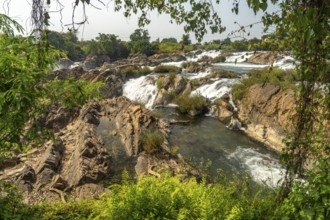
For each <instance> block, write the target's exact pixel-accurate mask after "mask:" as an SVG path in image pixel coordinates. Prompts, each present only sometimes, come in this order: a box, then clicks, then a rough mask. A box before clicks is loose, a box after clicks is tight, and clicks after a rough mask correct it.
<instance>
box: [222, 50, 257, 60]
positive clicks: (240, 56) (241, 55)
mask: <svg viewBox="0 0 330 220" xmlns="http://www.w3.org/2000/svg"><path fill="white" fill-rule="evenodd" d="M253 54H254V52H253V51H252V52H250V51H243V52H235V53H233V54H232V55H231V56H228V57H226V61H225V62H226V63H242V62H246V61H247V59H249V58H250V57H251V56H252V55H253Z"/></svg>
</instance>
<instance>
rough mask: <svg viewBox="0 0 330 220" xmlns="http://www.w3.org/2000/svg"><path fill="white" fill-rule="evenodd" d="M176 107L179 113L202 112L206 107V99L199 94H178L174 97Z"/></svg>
mask: <svg viewBox="0 0 330 220" xmlns="http://www.w3.org/2000/svg"><path fill="white" fill-rule="evenodd" d="M176 103H177V104H178V106H179V107H178V109H179V111H180V112H181V113H189V112H196V113H197V114H199V113H202V112H203V111H204V110H205V109H206V104H207V103H206V99H205V98H204V97H203V96H201V95H194V96H189V95H180V96H178V97H177V98H176Z"/></svg>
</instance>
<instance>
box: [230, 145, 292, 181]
mask: <svg viewBox="0 0 330 220" xmlns="http://www.w3.org/2000/svg"><path fill="white" fill-rule="evenodd" d="M228 159H231V160H236V161H237V162H239V163H240V164H241V165H242V166H245V167H246V168H247V169H248V170H249V172H250V174H251V177H252V178H253V180H254V181H256V182H258V183H266V184H267V185H269V186H272V187H276V186H277V185H278V184H279V183H280V182H281V180H282V179H283V177H284V172H285V170H284V168H283V167H282V166H281V165H280V163H279V161H278V160H277V159H274V158H273V157H271V156H270V155H267V154H263V153H260V152H258V151H257V150H255V149H252V148H242V147H238V148H237V149H236V150H235V151H234V152H233V153H231V154H230V155H229V156H228Z"/></svg>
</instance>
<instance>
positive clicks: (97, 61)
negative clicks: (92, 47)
mask: <svg viewBox="0 0 330 220" xmlns="http://www.w3.org/2000/svg"><path fill="white" fill-rule="evenodd" d="M105 62H107V63H109V62H110V57H109V56H107V55H97V56H96V55H94V56H88V57H87V58H86V59H85V61H84V63H83V66H84V68H85V69H86V70H92V69H96V68H98V67H100V66H102V65H103V63H105Z"/></svg>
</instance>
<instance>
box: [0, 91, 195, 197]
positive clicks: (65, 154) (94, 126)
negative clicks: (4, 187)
mask: <svg viewBox="0 0 330 220" xmlns="http://www.w3.org/2000/svg"><path fill="white" fill-rule="evenodd" d="M104 123H108V124H104ZM102 126H103V127H102ZM102 129H106V133H102V131H103V130H102ZM155 130H158V131H159V132H160V133H161V134H163V136H164V141H163V143H162V144H161V147H160V149H159V151H158V152H157V153H155V154H153V155H150V154H148V153H147V152H146V151H145V150H144V148H143V141H142V136H143V133H144V132H146V131H155ZM168 132H169V128H168V124H167V123H166V122H165V121H163V120H162V119H158V118H156V117H155V116H154V115H153V113H152V112H151V111H150V110H148V109H146V108H144V107H143V106H141V105H139V104H134V103H131V102H130V101H129V100H128V99H127V98H125V97H118V98H115V99H106V100H103V101H91V102H89V103H87V104H86V105H84V106H83V107H81V109H80V110H79V111H78V112H77V114H76V115H75V116H74V118H73V119H72V120H71V121H70V123H69V124H67V125H66V126H65V128H63V129H61V131H60V132H58V133H56V135H58V136H59V137H58V138H57V139H56V141H55V143H52V142H48V143H47V144H46V150H45V151H40V152H39V153H35V154H31V157H26V160H25V161H24V163H26V164H29V166H30V168H29V169H30V170H28V171H26V169H25V166H26V165H24V164H23V163H20V164H18V165H17V166H15V167H13V168H12V169H8V170H4V172H2V173H1V175H0V179H4V180H11V181H13V180H15V182H16V183H17V184H18V185H19V186H20V188H21V189H22V190H26V191H27V192H29V193H26V194H24V196H25V199H26V201H27V202H29V203H35V202H41V201H44V200H48V201H55V200H59V199H62V201H63V200H64V201H65V195H64V191H65V192H66V193H69V194H70V195H71V196H73V197H74V198H81V199H83V198H89V197H95V196H97V195H99V194H100V193H102V192H104V187H103V184H104V183H101V181H105V183H108V182H116V179H115V178H116V177H118V176H121V173H122V171H123V170H124V169H126V168H127V170H128V171H130V172H131V174H132V175H135V174H139V175H140V174H142V173H145V172H146V163H147V165H148V166H147V174H148V175H156V176H158V175H159V173H158V171H159V170H167V171H169V172H170V173H173V174H182V175H191V173H196V171H193V170H194V169H193V168H192V167H191V166H189V165H187V164H185V163H184V162H183V161H182V160H180V159H179V155H175V156H174V155H171V154H170V149H169V147H168V140H167V137H168ZM105 134H107V135H106V136H104V135H105ZM112 134H115V136H114V135H112ZM109 140H110V142H108V141H109ZM109 143H111V144H110V145H109ZM116 151H117V152H116ZM134 167H136V169H134ZM34 170H36V172H35V175H34V174H33V172H34ZM16 180H17V181H16Z"/></svg>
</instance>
